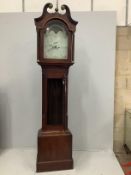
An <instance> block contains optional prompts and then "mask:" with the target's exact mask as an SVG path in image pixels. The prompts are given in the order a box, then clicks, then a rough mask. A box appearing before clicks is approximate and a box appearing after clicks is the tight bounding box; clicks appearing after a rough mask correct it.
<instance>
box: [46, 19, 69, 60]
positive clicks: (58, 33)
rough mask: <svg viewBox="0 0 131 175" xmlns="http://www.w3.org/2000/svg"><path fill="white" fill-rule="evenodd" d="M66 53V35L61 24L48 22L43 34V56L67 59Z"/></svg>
mask: <svg viewBox="0 0 131 175" xmlns="http://www.w3.org/2000/svg"><path fill="white" fill-rule="evenodd" d="M67 53H68V37H67V32H66V30H65V28H64V26H63V24H62V23H59V22H55V23H51V24H49V25H48V26H47V28H46V32H45V34H44V58H47V59H67Z"/></svg>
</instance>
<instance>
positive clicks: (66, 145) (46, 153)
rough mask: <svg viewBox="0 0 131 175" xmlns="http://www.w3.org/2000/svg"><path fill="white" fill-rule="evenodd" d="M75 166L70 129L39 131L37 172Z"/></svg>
mask: <svg viewBox="0 0 131 175" xmlns="http://www.w3.org/2000/svg"><path fill="white" fill-rule="evenodd" d="M72 168H73V160H72V135H71V133H70V132H69V131H52V132H43V131H42V130H40V131H39V133H38V155H37V172H43V171H53V170H66V169H72Z"/></svg>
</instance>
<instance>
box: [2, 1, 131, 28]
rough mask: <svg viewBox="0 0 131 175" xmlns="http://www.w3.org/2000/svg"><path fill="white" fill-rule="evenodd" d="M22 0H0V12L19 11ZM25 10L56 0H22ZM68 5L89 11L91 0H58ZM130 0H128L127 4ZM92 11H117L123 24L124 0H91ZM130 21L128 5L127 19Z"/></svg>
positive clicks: (119, 23)
mask: <svg viewBox="0 0 131 175" xmlns="http://www.w3.org/2000/svg"><path fill="white" fill-rule="evenodd" d="M22 1H23V0H4V1H2V0H0V12H21V11H22ZM23 2H24V5H23V6H24V10H25V11H26V12H41V11H42V8H43V6H44V4H45V3H47V2H52V3H53V4H54V5H55V4H56V0H24V1H23ZM63 3H64V4H67V5H69V7H70V9H71V10H72V11H91V0H59V4H63ZM130 4H131V0H129V6H131V5H130ZM93 9H94V11H117V25H119V26H121V25H125V11H126V0H93ZM128 22H129V23H131V15H130V7H129V19H128Z"/></svg>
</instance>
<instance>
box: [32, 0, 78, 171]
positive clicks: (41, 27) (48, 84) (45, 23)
mask: <svg viewBox="0 0 131 175" xmlns="http://www.w3.org/2000/svg"><path fill="white" fill-rule="evenodd" d="M52 7H53V5H52V4H50V3H47V4H46V5H45V6H44V9H43V13H42V15H41V16H40V17H39V18H36V19H35V25H36V30H37V62H38V64H39V65H40V66H41V68H42V128H41V129H40V130H39V132H38V154H37V166H36V171H37V172H43V171H52V170H66V169H72V168H73V159H72V134H71V132H70V131H69V129H68V114H67V108H68V70H69V67H70V66H71V65H72V64H73V63H74V33H75V29H76V25H77V22H76V21H74V20H73V19H72V18H71V15H70V10H69V8H68V6H67V5H62V6H61V9H62V10H63V12H64V14H63V13H62V14H61V13H59V11H58V9H56V10H55V12H54V13H49V12H48V9H49V8H52Z"/></svg>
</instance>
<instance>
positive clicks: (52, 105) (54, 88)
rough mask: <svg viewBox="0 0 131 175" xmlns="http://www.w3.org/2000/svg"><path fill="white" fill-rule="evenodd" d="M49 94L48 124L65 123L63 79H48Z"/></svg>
mask: <svg viewBox="0 0 131 175" xmlns="http://www.w3.org/2000/svg"><path fill="white" fill-rule="evenodd" d="M47 95H48V96H47V100H48V106H47V124H48V125H61V124H62V123H63V100H64V99H63V80H62V79H48V92H47Z"/></svg>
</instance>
